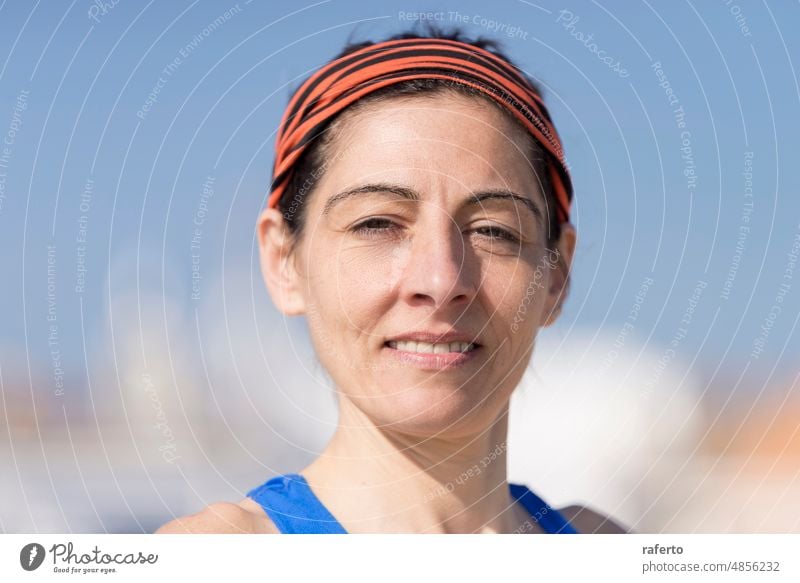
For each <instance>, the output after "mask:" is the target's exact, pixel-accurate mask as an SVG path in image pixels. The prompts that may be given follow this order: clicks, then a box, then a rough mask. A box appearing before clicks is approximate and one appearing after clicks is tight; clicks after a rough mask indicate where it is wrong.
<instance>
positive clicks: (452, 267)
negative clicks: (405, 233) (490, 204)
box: [400, 213, 477, 310]
mask: <svg viewBox="0 0 800 583" xmlns="http://www.w3.org/2000/svg"><path fill="white" fill-rule="evenodd" d="M442 214H443V215H444V216H440V217H438V218H437V219H435V221H429V222H427V224H425V225H418V229H417V230H416V232H415V233H414V237H413V240H412V242H411V250H410V253H409V256H408V262H407V264H406V266H405V269H404V270H403V274H402V278H401V284H400V285H401V289H402V293H403V296H404V297H405V299H406V300H407V301H408V302H409V303H412V304H415V305H424V304H428V305H430V306H431V307H433V308H434V309H436V310H438V309H441V308H444V307H447V306H451V305H458V306H460V307H465V306H467V305H468V304H469V303H470V302H471V301H472V299H473V297H474V296H475V293H476V290H477V282H475V281H474V276H475V273H474V271H475V269H474V265H472V263H473V262H472V261H471V259H470V255H469V248H468V246H467V245H466V243H465V241H464V239H463V237H462V235H461V231H460V229H459V227H458V225H456V224H455V223H454V222H453V220H452V217H451V216H450V215H448V214H446V213H442ZM434 223H435V224H434Z"/></svg>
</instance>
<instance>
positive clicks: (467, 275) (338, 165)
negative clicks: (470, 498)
mask: <svg viewBox="0 0 800 583" xmlns="http://www.w3.org/2000/svg"><path fill="white" fill-rule="evenodd" d="M528 152H529V143H528V141H527V138H526V135H525V133H524V131H523V130H522V129H521V128H518V127H517V126H516V124H514V123H513V122H511V121H510V120H508V119H507V118H506V117H505V115H504V114H503V113H502V112H500V111H498V110H496V108H494V107H492V106H490V105H488V104H486V103H484V102H483V101H481V100H477V99H472V98H469V97H466V96H462V95H459V94H455V93H451V92H447V93H444V94H437V95H431V96H422V97H413V98H402V99H393V100H388V101H381V102H375V103H371V104H366V105H364V106H363V107H361V108H360V109H358V110H357V111H355V112H351V113H346V114H345V116H343V117H342V118H340V120H339V122H338V127H337V131H336V133H335V138H334V139H333V141H332V143H331V148H330V149H329V156H328V158H327V161H326V165H325V170H324V174H323V175H322V178H321V180H320V181H319V182H318V184H316V186H315V187H314V190H313V195H312V196H311V197H310V198H309V200H308V202H307V205H308V206H307V209H306V216H305V221H306V223H305V228H304V231H303V235H302V239H301V240H300V242H299V243H298V245H297V247H296V248H295V249H294V254H293V257H292V261H291V262H289V263H290V265H291V268H290V269H289V271H288V275H287V272H286V271H281V274H278V273H277V268H275V267H271V266H275V265H278V264H279V263H280V262H279V261H277V260H273V261H270V259H269V258H270V257H272V258H273V259H275V258H276V257H277V255H278V254H285V253H286V248H285V247H283V246H281V245H279V244H277V243H275V241H277V240H278V239H277V237H275V238H273V239H270V237H269V232H270V231H273V229H275V230H280V229H276V227H277V226H279V223H280V213H279V212H278V211H276V210H274V209H272V210H269V211H265V213H264V215H262V219H261V226H260V233H261V235H262V237H261V242H262V249H261V250H262V265H263V266H264V270H265V277H266V279H267V284H268V286H269V287H270V291H271V293H272V295H273V299H274V300H275V301H276V304H277V305H278V306H279V307H280V308H281V309H282V310H283V311H284V313H287V314H299V313H303V314H305V315H306V317H307V319H308V323H309V329H310V333H311V338H312V341H313V344H314V347H315V349H316V353H317V355H318V357H319V359H320V361H321V362H322V364H323V365H324V366H325V368H326V370H327V371H328V373H329V374H330V376H331V377H332V379H333V380H334V382H335V383H336V387H337V389H338V391H339V392H340V394H341V396H342V397H343V398H346V399H349V400H350V401H351V402H352V403H353V404H355V406H357V407H358V408H359V409H360V410H361V411H362V412H364V413H365V414H367V415H368V416H369V417H370V419H371V420H372V421H373V422H374V423H376V424H377V425H378V426H390V427H391V428H392V429H393V430H397V431H403V432H405V433H408V434H411V435H419V436H427V435H432V434H434V433H439V434H446V435H453V436H456V435H465V434H473V433H479V432H481V431H483V430H485V428H486V427H487V426H488V425H490V424H491V423H492V422H493V421H494V420H495V419H496V418H497V416H498V414H499V413H501V412H502V411H503V410H504V408H505V406H506V404H507V403H508V400H509V398H510V396H511V393H512V391H513V389H514V387H515V386H516V385H517V384H518V382H519V380H520V378H521V377H522V374H523V372H524V370H525V368H526V366H527V364H528V362H529V359H530V356H531V351H532V348H533V343H534V339H535V337H536V333H537V331H538V329H539V327H540V326H543V325H546V324H548V323H549V321H550V320H549V319H548V316H549V315H550V312H551V311H552V310H553V308H554V306H555V305H556V304H557V297H558V295H559V293H560V292H561V291H562V290H563V288H564V281H565V276H566V274H565V272H564V268H563V265H569V264H570V262H571V255H572V249H573V246H574V232H573V231H572V229H571V228H567V229H565V234H564V235H562V242H560V244H559V246H558V248H557V251H555V252H548V250H547V249H546V236H547V232H546V213H547V209H546V207H545V200H544V197H543V196H542V193H541V190H540V187H539V180H538V178H537V177H536V174H535V172H534V170H533V168H532V166H531V165H530V162H529V159H528V157H527V156H526V155H527V154H528ZM550 211H551V212H555V210H554V209H550ZM265 233H267V234H265ZM565 239H566V243H564V242H563V241H564V240H565ZM559 255H561V256H562V257H561V259H562V260H563V261H564V264H560V265H559V264H557V259H558V257H559Z"/></svg>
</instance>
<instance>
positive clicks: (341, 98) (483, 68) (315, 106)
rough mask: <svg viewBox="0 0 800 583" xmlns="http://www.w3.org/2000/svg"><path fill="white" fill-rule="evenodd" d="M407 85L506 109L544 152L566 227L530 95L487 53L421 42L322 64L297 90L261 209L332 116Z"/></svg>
mask: <svg viewBox="0 0 800 583" xmlns="http://www.w3.org/2000/svg"><path fill="white" fill-rule="evenodd" d="M411 79H442V80H445V81H449V82H453V83H458V84H460V85H465V86H467V87H472V88H474V89H477V90H479V91H481V92H483V93H485V94H486V95H487V96H489V97H490V98H491V99H494V100H495V101H496V102H497V103H499V104H501V105H502V106H504V107H505V108H506V109H508V111H509V112H511V114H513V116H514V117H515V118H516V119H517V120H519V122H520V123H522V125H523V126H524V127H525V128H526V129H527V130H528V131H529V132H530V133H531V134H532V135H533V137H534V138H535V139H536V141H537V142H538V143H539V144H540V145H541V146H542V147H543V148H544V151H545V153H546V159H547V168H548V171H549V173H550V178H551V183H552V186H553V190H554V192H555V195H556V201H557V203H558V209H557V211H558V217H559V221H560V222H562V223H563V222H567V221H569V210H570V202H571V201H572V182H571V180H570V177H569V170H568V169H567V165H566V161H565V159H564V151H563V149H562V147H561V141H560V140H559V138H558V133H557V132H556V129H555V127H554V126H553V123H552V121H551V120H550V114H549V113H548V112H547V109H546V108H545V105H544V102H543V101H542V98H541V96H540V95H539V94H538V93H537V91H536V89H535V88H534V87H533V86H532V85H531V84H530V83H529V82H528V81H527V79H525V77H524V76H523V75H521V74H520V73H519V72H518V71H517V70H516V69H515V68H514V67H513V66H512V65H511V64H510V63H508V62H507V61H505V60H503V59H501V58H500V57H498V56H496V55H494V54H492V53H490V52H489V51H487V50H484V49H481V48H478V47H475V46H473V45H470V44H467V43H463V42H459V41H454V40H447V39H428V38H411V39H403V40H393V41H386V42H382V43H377V44H374V45H370V46H368V47H365V48H363V49H359V50H357V51H355V52H353V53H351V54H349V55H347V56H344V57H342V58H340V59H337V60H335V61H332V62H330V63H328V64H327V65H325V66H324V67H323V68H321V69H320V70H319V71H317V72H316V73H315V74H314V75H312V76H311V77H310V78H309V79H308V80H307V81H306V82H305V83H303V85H301V86H300V88H299V89H298V90H297V91H296V92H295V94H294V97H292V100H291V101H290V102H289V105H288V106H287V108H286V112H285V113H284V115H283V119H282V120H281V126H280V129H279V131H278V137H277V142H276V145H275V167H274V169H273V176H272V191H271V193H270V196H269V201H268V206H269V207H276V206H277V205H278V201H279V200H280V198H281V196H282V195H283V194H284V192H285V191H286V188H287V186H288V184H289V182H290V180H291V178H292V172H293V171H294V167H295V165H296V163H297V161H298V160H299V158H300V156H301V155H302V153H303V152H304V151H305V149H306V148H307V147H308V146H309V145H310V144H311V142H312V140H314V139H315V138H316V137H318V136H319V135H320V134H321V133H322V132H323V131H324V129H325V127H326V125H327V123H328V122H329V121H330V120H331V119H332V118H333V117H335V116H336V115H337V114H339V113H341V112H342V110H344V109H346V108H347V107H348V106H350V105H351V104H353V103H354V102H355V101H357V100H358V99H360V98H362V97H364V96H365V95H367V94H369V93H372V92H373V91H377V90H378V89H381V88H383V87H387V86H389V85H393V84H396V83H402V82H403V81H408V80H411Z"/></svg>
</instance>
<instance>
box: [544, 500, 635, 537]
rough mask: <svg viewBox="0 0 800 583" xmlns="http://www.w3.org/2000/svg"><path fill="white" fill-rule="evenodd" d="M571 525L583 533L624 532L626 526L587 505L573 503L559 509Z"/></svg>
mask: <svg viewBox="0 0 800 583" xmlns="http://www.w3.org/2000/svg"><path fill="white" fill-rule="evenodd" d="M559 512H560V513H561V514H563V515H564V518H566V519H567V520H568V521H569V522H570V523H571V524H572V526H574V527H575V529H576V530H577V531H578V532H579V533H583V534H626V533H628V532H630V531H629V530H628V529H627V528H625V527H624V526H622V525H621V524H619V523H618V522H616V521H614V520H613V519H612V518H611V517H609V516H606V515H604V514H601V513H600V512H597V511H595V510H592V509H591V508H589V507H588V506H581V505H579V504H574V505H572V506H565V507H564V508H561V509H559Z"/></svg>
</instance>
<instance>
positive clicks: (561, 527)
mask: <svg viewBox="0 0 800 583" xmlns="http://www.w3.org/2000/svg"><path fill="white" fill-rule="evenodd" d="M509 489H510V491H511V496H512V497H513V498H514V500H516V501H518V502H519V503H521V504H522V505H523V507H524V508H525V509H526V510H527V511H528V513H529V514H530V515H531V518H532V519H533V521H534V522H536V523H537V524H538V525H539V526H541V527H542V530H544V531H545V532H546V533H550V534H577V532H578V531H576V530H575V528H574V527H573V526H572V525H571V524H570V523H569V522H568V521H567V519H566V518H564V515H563V514H561V513H560V512H559V511H558V510H556V509H555V508H551V507H550V506H549V505H548V504H546V503H545V502H544V500H542V499H541V498H539V497H538V496H537V495H536V494H534V493H533V492H532V491H530V490H529V489H528V488H527V487H526V486H523V485H521V484H509ZM247 497H248V498H252V499H253V500H255V501H256V502H257V503H258V504H259V505H260V506H261V507H262V508H263V509H264V512H266V513H267V515H268V516H269V517H270V518H271V519H272V522H273V523H274V524H275V526H276V527H277V528H278V530H279V531H280V532H281V533H282V534H347V531H346V530H345V529H344V528H343V527H342V525H341V524H339V521H338V520H336V518H335V517H334V516H333V515H332V514H331V513H330V512H329V511H328V509H327V508H325V506H324V505H323V504H322V502H321V501H320V500H319V498H317V496H316V495H315V494H314V492H313V491H312V490H311V487H310V486H309V485H308V482H306V480H305V478H304V477H303V476H301V475H300V474H283V475H280V476H276V477H274V478H272V479H270V480H267V481H266V482H265V483H264V484H262V485H261V486H259V487H257V488H253V489H252V490H250V491H249V492H248V493H247Z"/></svg>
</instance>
